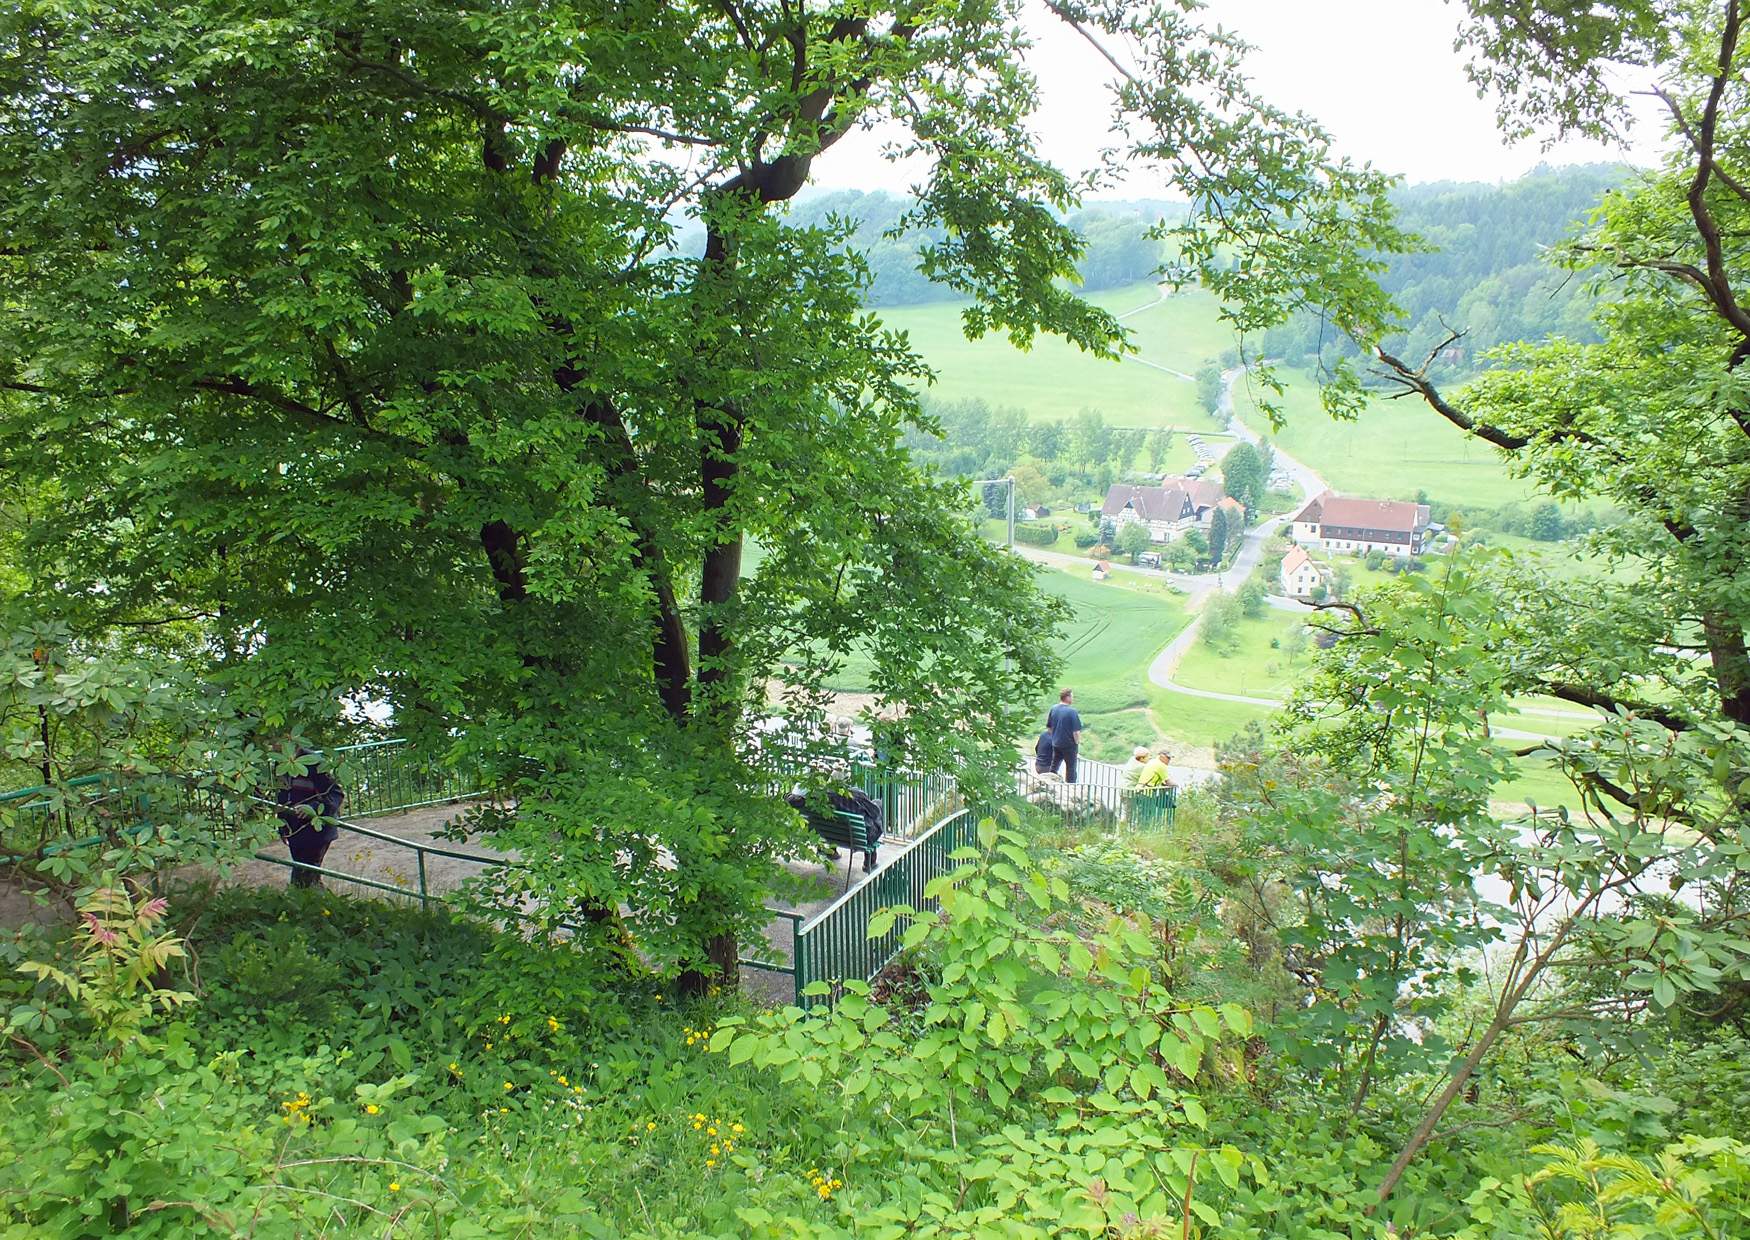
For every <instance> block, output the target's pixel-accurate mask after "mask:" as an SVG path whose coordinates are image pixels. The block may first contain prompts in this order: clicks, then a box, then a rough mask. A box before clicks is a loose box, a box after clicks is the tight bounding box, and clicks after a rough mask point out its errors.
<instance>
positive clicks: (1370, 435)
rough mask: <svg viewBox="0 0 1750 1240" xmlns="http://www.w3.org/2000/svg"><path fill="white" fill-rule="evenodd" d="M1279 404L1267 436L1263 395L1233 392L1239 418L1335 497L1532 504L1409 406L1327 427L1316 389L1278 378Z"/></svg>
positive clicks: (1300, 379) (1470, 442)
mask: <svg viewBox="0 0 1750 1240" xmlns="http://www.w3.org/2000/svg"><path fill="white" fill-rule="evenodd" d="M1285 377H1286V378H1287V379H1288V390H1287V392H1286V393H1285V394H1284V395H1283V396H1282V397H1280V398H1279V401H1278V403H1279V404H1280V405H1281V407H1282V412H1283V415H1284V417H1285V418H1286V419H1287V425H1286V426H1285V427H1284V428H1283V429H1282V430H1281V431H1274V430H1272V429H1271V427H1270V423H1269V420H1268V419H1267V418H1266V417H1265V416H1264V415H1263V414H1262V413H1261V412H1259V410H1258V404H1259V402H1260V401H1261V400H1263V398H1264V397H1266V396H1267V395H1268V393H1266V392H1264V391H1263V390H1262V389H1248V387H1247V385H1246V384H1245V383H1244V382H1241V383H1240V384H1238V385H1237V386H1236V387H1235V389H1234V408H1235V410H1236V411H1237V412H1238V413H1239V415H1240V417H1241V418H1242V419H1243V420H1244V421H1245V422H1246V423H1247V424H1248V425H1249V426H1251V427H1253V428H1254V429H1256V430H1257V431H1259V432H1260V433H1262V434H1265V435H1269V436H1270V437H1271V438H1272V440H1273V441H1274V442H1275V443H1277V444H1279V445H1280V446H1281V448H1282V450H1283V451H1284V452H1286V453H1288V454H1289V455H1290V456H1292V457H1294V458H1295V459H1296V460H1298V461H1300V462H1301V463H1303V464H1305V465H1309V466H1311V467H1312V468H1313V469H1315V470H1317V471H1318V472H1319V474H1321V475H1322V476H1323V477H1324V479H1325V481H1326V482H1328V483H1330V485H1331V486H1332V487H1333V488H1334V489H1336V490H1338V491H1341V492H1345V493H1348V494H1354V495H1368V496H1373V497H1375V498H1378V499H1414V498H1415V497H1416V492H1417V491H1419V490H1425V491H1427V493H1428V494H1429V496H1430V497H1431V498H1434V499H1437V500H1443V501H1446V502H1447V503H1451V504H1456V505H1460V506H1462V505H1464V504H1475V505H1479V506H1483V507H1489V508H1493V507H1497V506H1499V505H1501V504H1506V503H1511V502H1513V501H1515V500H1517V501H1521V502H1523V501H1526V500H1530V499H1532V498H1533V494H1534V493H1533V491H1532V488H1531V485H1530V483H1528V482H1524V481H1522V480H1520V479H1517V478H1512V477H1509V476H1508V474H1507V467H1506V466H1505V465H1504V464H1503V463H1502V461H1501V459H1500V457H1499V456H1498V455H1497V454H1496V452H1495V450H1494V449H1493V448H1491V447H1489V446H1488V445H1487V444H1484V443H1480V442H1478V441H1476V440H1474V439H1471V438H1469V437H1467V436H1466V435H1465V434H1464V432H1463V431H1460V430H1459V429H1458V428H1457V427H1456V426H1453V425H1452V424H1451V423H1449V422H1447V421H1446V420H1445V419H1443V418H1441V417H1440V416H1439V415H1437V414H1435V413H1434V411H1433V410H1431V409H1428V408H1427V407H1426V406H1423V405H1419V404H1411V403H1410V402H1409V401H1388V400H1378V401H1375V402H1374V403H1373V404H1372V405H1370V406H1369V407H1368V408H1367V409H1366V411H1364V412H1363V413H1362V414H1361V416H1360V417H1358V418H1357V419H1356V420H1355V421H1353V422H1338V421H1335V420H1333V419H1332V418H1331V417H1330V415H1329V414H1327V413H1326V412H1325V411H1324V409H1323V408H1321V407H1320V405H1319V395H1318V387H1317V384H1316V383H1314V381H1313V380H1312V378H1311V377H1310V376H1308V375H1306V374H1305V373H1304V372H1300V371H1289V372H1285Z"/></svg>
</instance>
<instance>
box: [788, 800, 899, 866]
mask: <svg viewBox="0 0 1750 1240" xmlns="http://www.w3.org/2000/svg"><path fill="white" fill-rule="evenodd" d="M785 800H786V801H788V802H789V804H790V807H791V808H792V809H794V810H796V811H797V812H798V813H800V814H801V815H802V816H803V817H804V818H806V819H808V821H809V823H810V824H811V825H815V829H816V830H819V826H818V825H817V820H818V817H819V815H818V814H816V813H815V812H814V811H812V810H810V809H809V805H808V798H807V797H805V796H804V795H802V794H801V793H799V792H797V793H792V794H791V795H790V796H788V797H786V798H785ZM826 803H827V804H828V805H829V806H831V807H832V808H833V809H834V810H835V811H837V812H839V813H844V814H858V815H860V816H861V817H862V819H863V827H864V830H865V832H866V833H867V839H868V841H869V846H868V847H867V848H866V849H864V850H863V873H865V874H871V873H873V872H874V870H875V851H876V849H877V848H879V847H880V844H881V830H882V821H881V803H880V802H879V801H877V800H875V799H874V798H873V797H871V796H870V795H869V794H868V793H866V792H864V791H863V790H862V789H861V788H846V789H843V790H840V791H834V792H828V793H827V794H826ZM817 804H818V802H817Z"/></svg>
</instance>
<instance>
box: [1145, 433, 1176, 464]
mask: <svg viewBox="0 0 1750 1240" xmlns="http://www.w3.org/2000/svg"><path fill="white" fill-rule="evenodd" d="M1172 447H1173V432H1172V430H1171V429H1170V428H1168V427H1165V426H1157V427H1155V428H1154V429H1153V430H1152V431H1150V432H1149V433H1148V472H1149V473H1151V474H1158V473H1160V472H1161V466H1162V465H1163V464H1165V463H1166V459H1167V453H1168V452H1169V451H1171V450H1172Z"/></svg>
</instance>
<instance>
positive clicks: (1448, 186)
mask: <svg viewBox="0 0 1750 1240" xmlns="http://www.w3.org/2000/svg"><path fill="white" fill-rule="evenodd" d="M1630 175H1632V170H1631V169H1629V168H1626V167H1624V166H1621V165H1614V164H1589V165H1582V166H1577V167H1569V168H1554V169H1550V168H1540V169H1538V170H1537V171H1535V172H1532V173H1530V174H1528V175H1526V176H1524V177H1521V178H1520V179H1519V180H1517V181H1512V182H1509V183H1508V184H1506V185H1484V184H1475V183H1457V182H1440V183H1435V184H1429V185H1411V186H1405V187H1403V188H1401V189H1400V190H1399V191H1398V192H1397V194H1396V200H1397V203H1398V208H1399V211H1400V213H1401V219H1402V222H1403V224H1404V226H1405V227H1407V228H1408V229H1410V230H1411V231H1412V232H1415V233H1417V234H1419V235H1420V236H1421V237H1422V238H1424V239H1425V240H1426V241H1428V242H1429V243H1430V244H1431V245H1432V246H1434V247H1435V248H1434V249H1433V250H1432V251H1431V252H1429V253H1425V254H1410V255H1402V256H1399V257H1397V258H1395V259H1393V260H1392V263H1391V267H1390V269H1389V271H1388V272H1387V273H1386V275H1385V279H1384V283H1385V285H1386V287H1387V289H1388V290H1389V291H1390V292H1391V293H1392V295H1393V296H1394V297H1396V298H1397V300H1398V303H1399V304H1400V305H1402V306H1403V307H1404V310H1405V312H1406V315H1407V319H1406V323H1407V325H1408V328H1409V330H1408V332H1407V334H1406V335H1405V336H1402V337H1399V338H1397V339H1395V340H1393V341H1392V342H1390V343H1391V345H1392V347H1393V348H1394V350H1401V353H1402V355H1411V354H1413V355H1415V356H1416V357H1417V358H1418V359H1419V358H1420V357H1421V356H1422V355H1423V354H1424V353H1426V352H1427V351H1428V350H1429V349H1430V348H1432V347H1433V345H1434V344H1435V343H1436V342H1438V341H1439V340H1440V339H1442V338H1443V336H1444V335H1445V331H1444V329H1443V328H1442V326H1441V323H1442V320H1443V319H1444V321H1445V322H1446V323H1450V324H1452V325H1453V326H1455V327H1462V328H1464V329H1465V330H1466V331H1467V332H1468V335H1467V336H1466V338H1465V339H1464V341H1463V342H1462V344H1461V345H1460V346H1459V348H1458V349H1457V351H1456V352H1455V353H1453V354H1452V355H1451V356H1449V357H1448V358H1446V359H1444V360H1443V361H1442V362H1441V363H1440V364H1439V366H1438V367H1437V369H1439V370H1442V371H1444V372H1445V373H1446V374H1447V375H1448V377H1450V376H1451V375H1452V374H1453V373H1454V372H1467V371H1469V370H1471V369H1472V368H1473V367H1474V366H1475V359H1476V357H1477V355H1478V354H1479V353H1480V352H1481V351H1483V350H1485V349H1488V348H1491V347H1493V346H1495V345H1497V344H1500V343H1502V342H1504V341H1510V340H1536V339H1540V338H1542V337H1544V336H1546V335H1550V334H1552V333H1554V334H1561V335H1565V336H1568V337H1570V338H1573V339H1577V340H1590V339H1593V338H1594V337H1593V333H1592V327H1591V324H1590V322H1589V321H1588V318H1587V315H1588V311H1589V308H1590V300H1591V299H1590V296H1589V294H1588V293H1587V291H1586V288H1585V281H1584V280H1583V279H1582V278H1579V277H1573V276H1568V275H1566V274H1565V273H1562V272H1558V271H1553V270H1551V269H1550V268H1549V266H1548V265H1546V264H1545V263H1544V262H1543V260H1542V257H1541V254H1542V250H1543V249H1544V247H1547V246H1549V245H1551V244H1553V243H1555V242H1557V241H1560V240H1561V239H1562V238H1563V237H1564V236H1566V235H1567V234H1568V232H1569V230H1570V229H1571V228H1573V227H1574V225H1575V224H1576V223H1577V222H1579V221H1582V220H1584V219H1585V218H1586V215H1587V213H1588V212H1589V211H1591V209H1592V208H1593V207H1594V206H1596V205H1597V203H1598V201H1599V199H1600V198H1601V197H1602V196H1603V195H1604V193H1605V191H1606V190H1609V189H1611V188H1612V187H1614V186H1617V185H1620V184H1622V183H1623V182H1624V181H1625V180H1626V179H1627V178H1628V177H1629V176H1630ZM910 205H911V200H910V199H909V198H905V197H902V196H899V195H896V194H888V193H882V192H875V193H863V192H861V191H857V190H840V191H836V192H832V193H821V194H812V195H808V196H806V197H803V198H801V199H799V200H798V201H797V202H796V203H795V204H794V205H793V206H792V207H791V209H790V213H789V218H790V220H791V222H793V223H796V224H803V225H811V224H825V223H826V222H827V221H828V220H830V219H833V218H838V219H842V220H847V221H850V222H851V223H852V224H853V225H854V233H853V239H854V244H855V245H856V247H857V248H858V249H859V250H862V251H863V252H864V254H865V255H866V257H867V260H868V262H869V267H870V272H871V275H872V277H873V285H872V287H871V290H870V295H869V304H870V305H872V306H904V305H917V304H922V303H925V302H934V301H946V300H950V299H951V298H952V297H953V296H954V294H953V293H952V292H951V291H950V290H948V289H945V288H943V287H941V286H940V285H935V284H931V283H930V282H929V281H927V280H925V279H924V278H923V277H922V276H921V275H919V274H918V271H917V252H918V247H919V245H921V244H923V243H924V242H925V241H926V240H928V239H929V238H928V237H927V235H926V234H922V233H919V232H916V231H909V232H903V233H901V234H899V235H898V236H889V235H888V234H889V232H890V231H891V230H893V229H894V228H895V227H896V226H897V225H898V224H899V222H900V220H901V218H902V217H903V216H904V214H905V211H906V210H907V208H908V207H909V206H910ZM1183 213H1184V207H1183V205H1182V204H1178V203H1171V202H1165V201H1161V200H1138V201H1134V202H1110V203H1106V202H1101V203H1093V204H1090V205H1089V206H1088V207H1086V208H1084V209H1083V210H1080V211H1078V212H1076V213H1075V214H1073V215H1071V216H1070V217H1069V218H1070V221H1071V223H1073V224H1074V225H1075V227H1076V229H1077V230H1078V231H1079V232H1080V233H1081V234H1082V236H1083V238H1084V239H1085V240H1086V242H1087V252H1086V253H1085V254H1084V256H1083V258H1082V263H1081V274H1082V285H1083V288H1084V289H1085V290H1086V291H1088V292H1098V291H1100V290H1102V289H1109V288H1118V287H1122V286H1123V285H1127V284H1134V283H1136V282H1138V281H1140V280H1146V279H1148V278H1149V277H1150V276H1152V275H1153V274H1154V273H1155V272H1156V270H1157V269H1158V268H1159V267H1160V265H1161V262H1162V256H1163V250H1162V245H1161V243H1160V242H1159V241H1155V240H1151V239H1150V238H1149V237H1148V236H1147V233H1148V230H1149V229H1150V227H1151V226H1153V225H1154V224H1156V223H1157V222H1159V221H1160V220H1162V219H1163V218H1164V219H1168V220H1176V219H1179V218H1181V217H1182V216H1183ZM694 240H695V238H693V237H692V236H691V235H690V230H687V231H683V233H682V235H681V237H680V238H678V241H677V244H678V245H679V247H680V248H681V249H682V250H683V251H684V250H686V249H688V248H689V247H690V246H691V245H692V243H693V242H694ZM1253 347H1254V349H1255V350H1256V351H1257V352H1259V353H1260V354H1262V355H1266V356H1270V357H1280V358H1284V359H1286V360H1288V361H1290V362H1292V363H1295V364H1311V363H1312V362H1314V361H1315V360H1316V359H1317V358H1318V357H1319V355H1320V353H1321V352H1323V353H1324V354H1325V355H1326V360H1327V361H1330V360H1334V359H1335V358H1336V357H1338V356H1341V355H1343V354H1344V353H1346V352H1348V353H1352V352H1353V350H1352V349H1351V348H1349V346H1348V345H1347V343H1346V342H1345V341H1343V340H1342V339H1341V338H1340V337H1338V335H1337V333H1335V332H1334V331H1332V330H1331V329H1330V327H1329V326H1328V325H1325V324H1320V323H1319V322H1317V321H1316V320H1314V319H1312V318H1310V317H1308V318H1303V319H1299V320H1296V321H1294V322H1292V323H1289V324H1287V325H1285V326H1283V327H1281V328H1278V329H1276V330H1274V331H1272V332H1269V333H1267V334H1266V335H1265V336H1264V337H1263V338H1262V339H1261V340H1258V341H1254V342H1253Z"/></svg>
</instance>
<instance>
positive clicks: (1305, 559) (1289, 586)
mask: <svg viewBox="0 0 1750 1240" xmlns="http://www.w3.org/2000/svg"><path fill="white" fill-rule="evenodd" d="M1324 580H1325V573H1324V569H1323V568H1322V567H1321V566H1320V565H1319V563H1318V562H1317V561H1316V560H1314V559H1313V558H1312V557H1311V556H1310V555H1308V554H1307V553H1306V549H1305V548H1304V547H1296V548H1294V550H1292V551H1290V552H1289V553H1288V554H1287V555H1285V556H1283V557H1282V593H1284V594H1285V595H1287V596H1288V597H1289V598H1297V599H1300V600H1301V601H1303V602H1304V601H1305V600H1307V599H1310V598H1312V597H1313V596H1314V595H1315V594H1317V593H1318V592H1319V587H1320V586H1321V585H1323V584H1324Z"/></svg>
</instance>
